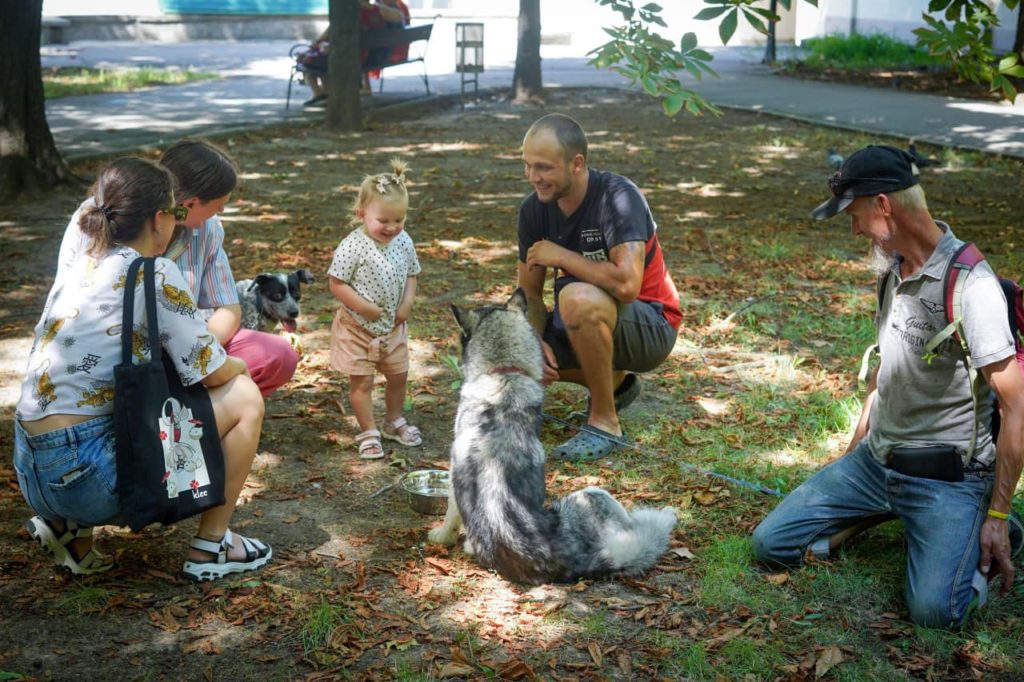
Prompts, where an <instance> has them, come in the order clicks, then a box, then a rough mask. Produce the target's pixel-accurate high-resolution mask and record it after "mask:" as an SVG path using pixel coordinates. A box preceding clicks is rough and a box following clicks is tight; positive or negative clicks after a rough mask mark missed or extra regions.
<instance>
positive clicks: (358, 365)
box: [331, 308, 409, 376]
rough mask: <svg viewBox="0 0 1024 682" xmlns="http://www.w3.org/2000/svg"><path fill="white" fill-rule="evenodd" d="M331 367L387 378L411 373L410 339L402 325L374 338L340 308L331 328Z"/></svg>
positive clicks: (340, 370) (352, 372) (362, 374)
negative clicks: (378, 373) (379, 374)
mask: <svg viewBox="0 0 1024 682" xmlns="http://www.w3.org/2000/svg"><path fill="white" fill-rule="evenodd" d="M331 367H333V368H334V369H336V370H338V371H339V372H343V373H345V374H352V375H356V376H368V375H372V374H374V373H376V372H380V373H381V374H383V375H385V376H390V375H392V374H401V373H403V372H408V371H409V336H408V333H407V332H406V325H405V323H404V322H403V323H402V324H401V325H399V326H398V327H396V328H395V329H393V330H392V331H391V333H390V334H385V335H384V336H374V335H373V333H372V332H370V331H369V330H368V329H366V328H365V327H363V326H362V325H361V324H359V323H358V322H356V321H355V319H354V318H353V317H352V316H351V315H349V313H348V311H347V310H345V309H344V308H339V309H338V312H337V314H336V315H335V316H334V323H333V324H332V325H331Z"/></svg>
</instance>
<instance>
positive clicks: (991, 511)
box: [988, 509, 1010, 521]
mask: <svg viewBox="0 0 1024 682" xmlns="http://www.w3.org/2000/svg"><path fill="white" fill-rule="evenodd" d="M988 515H989V516H991V517H992V518H993V519H1003V520H1004V521H1005V520H1006V519H1008V518H1010V515H1009V514H1004V513H1003V512H1001V511H996V510H995V509H989V510H988Z"/></svg>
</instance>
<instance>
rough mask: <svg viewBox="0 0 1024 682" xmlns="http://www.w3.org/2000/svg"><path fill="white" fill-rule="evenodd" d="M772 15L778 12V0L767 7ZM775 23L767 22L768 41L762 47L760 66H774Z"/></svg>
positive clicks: (773, 0)
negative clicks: (762, 57) (762, 53)
mask: <svg viewBox="0 0 1024 682" xmlns="http://www.w3.org/2000/svg"><path fill="white" fill-rule="evenodd" d="M768 9H769V11H770V12H771V13H772V14H775V15H777V14H778V10H779V0H772V2H771V5H770V6H769V7H768ZM775 59H776V56H775V22H774V21H769V22H768V41H767V42H766V43H765V45H764V59H762V60H761V63H762V64H774V63H775Z"/></svg>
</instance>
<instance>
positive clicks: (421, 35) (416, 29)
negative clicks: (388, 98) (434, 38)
mask: <svg viewBox="0 0 1024 682" xmlns="http://www.w3.org/2000/svg"><path fill="white" fill-rule="evenodd" d="M433 28H434V25H433V24H422V25H420V26H408V27H405V28H398V27H396V28H387V29H383V30H380V31H365V32H363V33H362V34H361V35H360V41H359V47H360V48H361V49H363V50H373V49H375V48H380V49H384V48H387V49H392V48H395V47H398V46H400V45H409V46H410V49H409V56H408V57H407V58H406V59H405V60H404V61H401V62H391V63H387V64H368V65H367V66H365V67H363V68H362V72H363V73H366V72H369V71H379V72H380V88H379V89H378V92H384V69H388V68H391V67H392V66H400V65H402V64H413V63H415V62H420V63H421V64H423V75H422V76H421V78H423V85H424V87H425V88H426V89H427V94H428V95H429V94H430V81H429V80H428V78H427V63H426V61H424V59H425V57H426V52H427V46H428V45H429V43H430V33H431V31H433ZM414 43H420V44H421V45H419V44H418V45H416V46H415V47H413V44H414ZM310 49H312V45H309V44H308V43H299V44H298V45H293V46H292V48H291V50H289V51H288V56H289V57H291V58H292V70H291V74H290V75H289V77H288V95H287V97H286V98H285V103H284V108H285V109H288V108H289V107H290V105H291V100H292V84H293V83H295V82H296V81H298V80H300V79H301V78H302V77H303V75H304V74H306V73H310V74H315V75H317V76H323V75H324V74H326V72H327V69H316V68H311V67H308V66H306V65H305V64H300V63H299V62H298V61H296V57H297V56H298V55H299V54H302V53H303V52H306V51H308V50H310Z"/></svg>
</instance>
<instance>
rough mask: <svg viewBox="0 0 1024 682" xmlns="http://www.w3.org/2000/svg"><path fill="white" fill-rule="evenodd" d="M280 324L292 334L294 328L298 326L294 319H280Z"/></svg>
mask: <svg viewBox="0 0 1024 682" xmlns="http://www.w3.org/2000/svg"><path fill="white" fill-rule="evenodd" d="M281 326H282V327H284V328H285V330H287V331H289V332H291V333H292V334H294V333H295V330H296V329H297V328H298V325H296V324H295V320H281Z"/></svg>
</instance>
